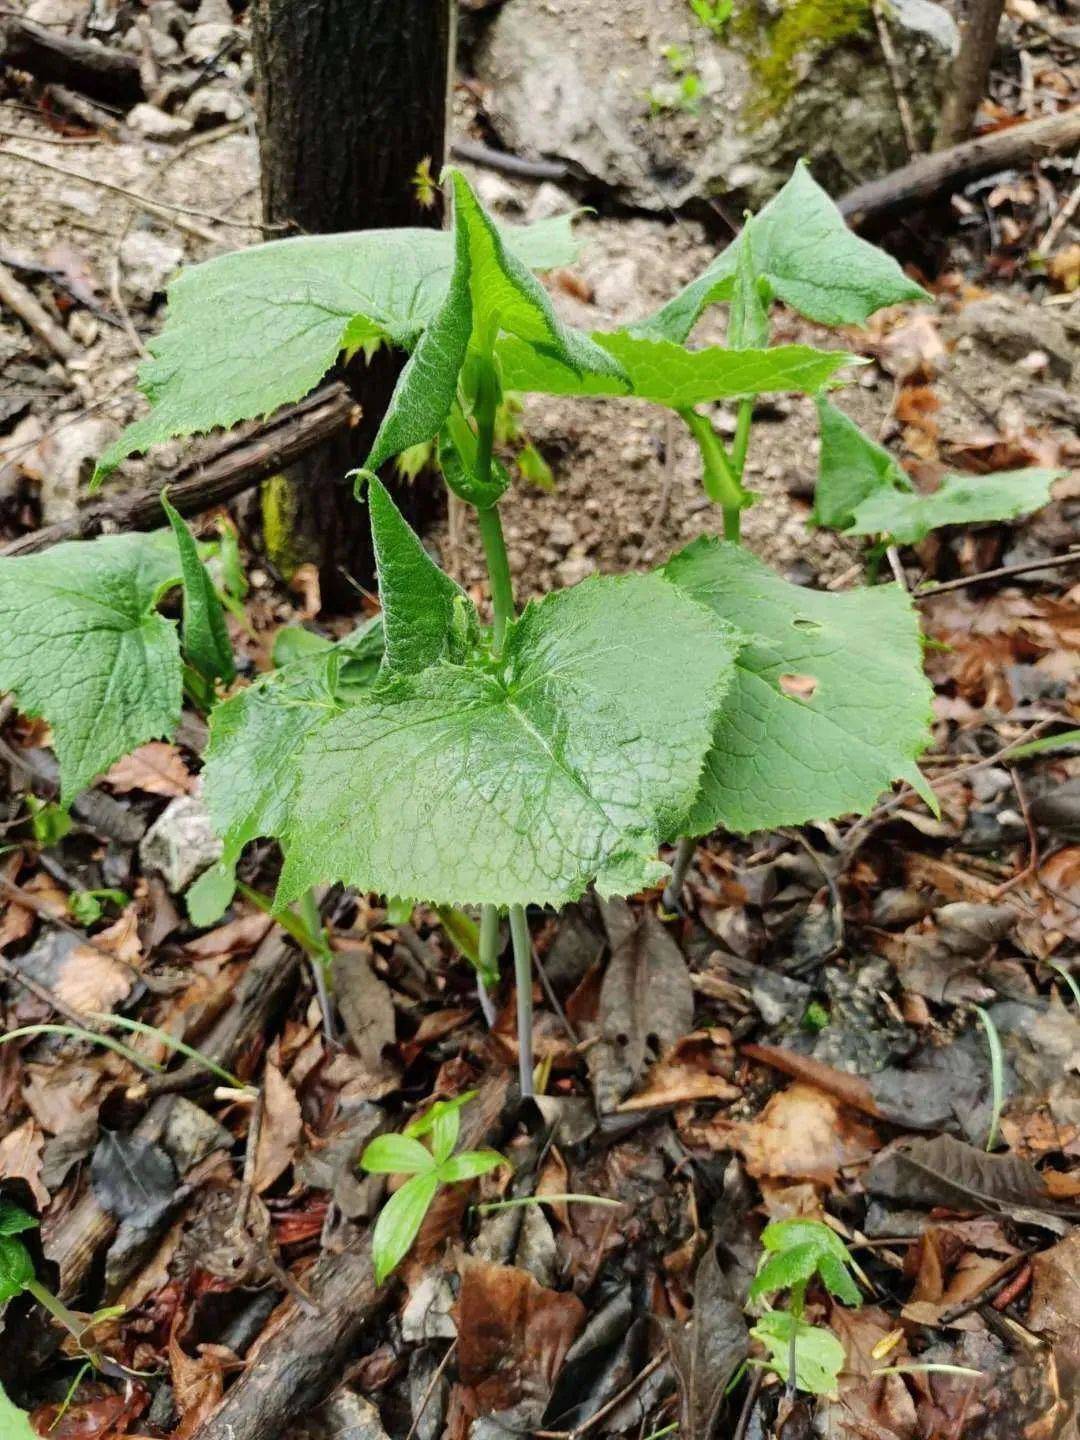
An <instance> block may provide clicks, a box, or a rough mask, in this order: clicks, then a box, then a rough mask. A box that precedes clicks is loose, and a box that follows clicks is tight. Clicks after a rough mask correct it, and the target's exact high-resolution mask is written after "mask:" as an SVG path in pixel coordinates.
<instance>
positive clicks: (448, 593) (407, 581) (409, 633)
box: [369, 477, 477, 672]
mask: <svg viewBox="0 0 1080 1440" xmlns="http://www.w3.org/2000/svg"><path fill="white" fill-rule="evenodd" d="M369 496H370V505H371V535H372V539H373V541H374V547H375V560H376V564H377V565H378V570H379V596H380V599H381V600H382V605H383V630H384V633H385V636H386V663H387V665H388V666H389V667H390V668H391V669H392V670H400V671H403V672H404V671H409V672H411V671H416V670H424V669H426V668H427V667H428V666H429V665H434V664H435V662H436V661H437V660H441V659H442V658H443V656H444V655H447V654H448V652H451V651H452V650H455V649H458V650H459V649H460V648H461V646H462V645H463V644H465V643H467V642H468V640H469V638H470V635H471V634H473V633H474V632H475V630H476V627H477V620H476V611H475V609H474V608H473V604H472V601H471V600H470V599H469V598H468V596H467V595H466V594H465V592H464V590H462V589H461V588H460V587H459V586H458V585H455V583H454V582H453V580H451V579H450V576H449V575H447V574H446V573H445V571H443V570H440V569H439V567H438V566H437V565H436V564H435V561H434V560H432V558H431V556H430V555H429V554H428V553H427V551H426V550H425V549H424V547H423V545H422V544H421V542H420V537H419V536H418V535H417V534H416V532H415V530H413V529H412V528H411V526H409V525H408V524H407V523H406V521H405V520H404V518H403V517H402V514H401V511H400V510H399V509H398V508H397V506H396V505H395V504H394V502H393V500H391V498H390V496H389V494H388V493H387V490H386V488H385V486H383V485H382V484H381V482H380V481H379V480H378V479H376V478H374V477H373V478H372V480H371V485H370V490H369ZM454 658H456V657H454Z"/></svg>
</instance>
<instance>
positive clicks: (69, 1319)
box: [24, 1280, 97, 1364]
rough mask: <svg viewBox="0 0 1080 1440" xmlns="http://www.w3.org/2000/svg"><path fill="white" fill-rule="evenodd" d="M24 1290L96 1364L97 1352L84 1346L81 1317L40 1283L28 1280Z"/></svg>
mask: <svg viewBox="0 0 1080 1440" xmlns="http://www.w3.org/2000/svg"><path fill="white" fill-rule="evenodd" d="M24 1288H25V1290H26V1293H27V1294H28V1295H32V1296H33V1298H34V1299H35V1300H36V1301H37V1303H38V1304H39V1305H40V1306H41V1308H42V1309H43V1310H47V1311H48V1312H49V1314H50V1315H51V1316H52V1317H53V1319H54V1320H56V1321H57V1322H58V1323H59V1324H60V1325H62V1326H63V1327H64V1329H65V1330H66V1331H67V1332H68V1334H69V1335H71V1336H72V1338H73V1339H74V1340H75V1341H76V1343H77V1344H78V1346H79V1348H80V1349H81V1350H82V1351H83V1353H84V1354H85V1355H86V1356H87V1357H88V1358H89V1359H90V1360H91V1362H93V1363H95V1364H96V1363H97V1354H96V1352H95V1351H93V1350H91V1349H89V1348H88V1347H87V1346H86V1345H84V1344H83V1339H82V1337H83V1335H84V1334H85V1327H84V1326H83V1324H82V1321H81V1320H80V1318H79V1316H78V1315H75V1314H74V1313H73V1312H72V1311H70V1310H69V1309H68V1308H67V1306H66V1305H65V1304H64V1302H63V1301H62V1300H61V1299H59V1298H58V1297H57V1296H56V1295H54V1294H53V1293H52V1291H51V1290H46V1288H45V1286H44V1285H42V1284H41V1282H40V1281H38V1280H28V1281H27V1282H26V1285H25V1287H24Z"/></svg>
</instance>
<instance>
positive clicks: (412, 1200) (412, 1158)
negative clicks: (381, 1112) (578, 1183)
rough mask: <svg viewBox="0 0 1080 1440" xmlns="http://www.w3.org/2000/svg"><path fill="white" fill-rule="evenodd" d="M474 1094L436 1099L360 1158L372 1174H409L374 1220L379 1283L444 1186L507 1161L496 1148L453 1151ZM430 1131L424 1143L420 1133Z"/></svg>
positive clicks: (406, 1249)
mask: <svg viewBox="0 0 1080 1440" xmlns="http://www.w3.org/2000/svg"><path fill="white" fill-rule="evenodd" d="M475 1094H476V1091H475V1090H469V1091H467V1092H466V1093H465V1094H464V1095H459V1096H457V1098H456V1099H454V1100H437V1101H436V1102H435V1104H434V1105H432V1107H431V1109H430V1110H428V1111H427V1112H426V1113H425V1114H424V1115H422V1116H420V1118H419V1119H418V1120H414V1121H413V1122H412V1124H410V1125H406V1127H405V1129H404V1130H403V1131H402V1132H401V1134H399V1135H379V1136H377V1137H376V1138H375V1139H374V1140H372V1142H371V1144H370V1145H368V1147H367V1149H366V1150H365V1151H364V1153H363V1155H361V1157H360V1167H361V1169H363V1170H366V1171H367V1172H368V1173H369V1174H371V1175H408V1176H409V1177H410V1178H409V1179H408V1180H406V1182H405V1184H404V1185H402V1187H401V1189H400V1190H397V1191H395V1192H394V1194H393V1195H391V1197H390V1199H389V1200H388V1201H387V1202H386V1204H385V1205H384V1206H383V1208H382V1209H381V1210H380V1211H379V1218H378V1219H377V1220H376V1221H375V1229H374V1230H373V1232H372V1236H371V1252H372V1256H373V1258H374V1261H375V1279H376V1282H377V1283H378V1284H380V1285H381V1284H382V1282H383V1281H384V1280H385V1279H386V1277H387V1276H388V1275H389V1274H391V1273H392V1271H394V1270H395V1269H396V1268H397V1266H398V1265H400V1263H401V1261H402V1260H404V1258H405V1256H406V1255H407V1254H408V1253H409V1250H410V1248H411V1246H412V1243H413V1241H414V1240H415V1239H416V1236H417V1233H418V1232H419V1229H420V1226H421V1225H422V1224H423V1222H424V1216H425V1215H426V1214H427V1212H428V1210H429V1209H430V1208H431V1203H432V1201H433V1200H434V1199H435V1196H436V1194H437V1193H438V1191H439V1190H440V1189H441V1187H442V1186H444V1185H455V1184H457V1183H458V1182H459V1181H461V1180H474V1179H476V1177H477V1176H478V1175H486V1174H487V1173H488V1171H489V1170H494V1169H496V1168H497V1167H498V1166H499V1165H509V1163H510V1162H509V1160H507V1159H506V1157H505V1156H504V1155H500V1154H499V1152H498V1151H497V1150H462V1151H460V1152H459V1153H458V1154H456V1155H455V1154H454V1147H455V1146H456V1145H457V1142H458V1132H459V1130H460V1127H461V1107H462V1106H463V1105H465V1104H467V1103H468V1101H470V1100H471V1099H472V1098H473V1096H474V1095H475ZM422 1135H429V1136H430V1137H431V1138H430V1141H429V1145H430V1149H429V1148H428V1145H424V1144H422V1143H421V1140H420V1137H421V1136H422Z"/></svg>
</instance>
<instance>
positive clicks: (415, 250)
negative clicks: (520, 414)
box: [95, 215, 575, 480]
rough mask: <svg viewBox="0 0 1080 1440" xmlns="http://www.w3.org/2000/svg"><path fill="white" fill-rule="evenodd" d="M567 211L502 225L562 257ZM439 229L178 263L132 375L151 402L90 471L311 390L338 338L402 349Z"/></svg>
mask: <svg viewBox="0 0 1080 1440" xmlns="http://www.w3.org/2000/svg"><path fill="white" fill-rule="evenodd" d="M571 219H572V217H571V216H568V215H564V216H559V217H557V218H555V219H553V220H545V221H542V222H541V223H540V224H538V225H532V226H528V227H527V228H522V229H517V228H510V227H508V228H507V229H506V230H505V231H503V232H502V233H503V235H504V236H505V239H506V245H507V248H508V249H509V250H510V251H511V252H512V253H513V254H514V255H515V256H517V257H518V259H519V260H520V262H521V263H522V264H523V265H525V266H529V267H531V268H534V269H538V270H543V269H549V268H551V267H553V266H556V265H565V264H568V263H569V261H570V260H572V259H573V256H574V253H575V248H574V243H573V240H572V239H571V236H570V222H571ZM453 260H454V257H453V239H452V237H451V236H450V235H449V234H448V233H447V232H445V231H439V230H421V229H401V230H364V231H359V232H357V233H355V234H347V235H312V236H303V237H299V238H297V239H293V240H275V241H272V242H271V243H270V244H268V245H257V246H254V247H253V248H251V249H249V250H236V251H233V252H232V253H230V254H228V255H221V256H218V257H216V258H215V259H213V260H208V261H206V262H205V263H204V264H202V265H195V266H192V267H190V268H188V269H186V270H183V271H181V273H180V275H179V276H178V277H177V279H176V280H174V281H173V283H172V284H171V285H170V286H169V310H168V315H167V318H166V324H165V328H164V330H163V331H162V332H161V334H160V335H158V336H156V337H155V338H154V339H153V340H151V342H150V352H151V357H152V358H151V359H149V360H148V361H146V363H145V364H144V365H143V366H142V367H141V369H140V372H139V385H140V388H141V389H142V391H143V393H144V394H145V395H146V397H147V399H148V400H149V401H150V404H151V407H152V408H151V410H150V413H149V414H147V415H144V416H143V417H142V418H141V419H139V420H136V421H135V423H134V424H132V425H129V426H128V428H127V429H126V430H125V431H124V433H123V434H122V435H121V436H120V438H119V440H117V442H116V443H115V445H113V446H111V447H110V448H109V450H108V451H107V452H106V453H105V454H104V455H103V456H102V457H101V460H100V461H99V463H98V468H97V472H96V474H95V480H99V479H101V478H103V477H104V476H105V475H107V474H108V473H109V472H110V471H111V470H113V469H114V468H115V467H116V466H117V465H118V464H119V463H120V461H121V460H123V459H124V457H125V456H127V455H132V454H134V453H135V452H136V451H138V450H145V449H146V448H147V447H148V446H150V445H154V444H157V443H158V442H159V441H161V440H168V439H170V438H171V437H172V436H174V435H193V434H197V433H199V432H201V431H204V430H212V429H214V428H215V427H216V426H229V425H234V424H236V422H237V421H238V420H251V419H256V418H258V417H259V416H262V415H266V414H269V413H270V411H272V410H276V409H277V407H278V406H279V405H285V404H288V403H289V402H290V401H293V400H299V399H300V398H301V397H302V396H304V395H306V394H307V393H308V391H309V390H312V389H313V388H314V387H315V386H316V385H317V384H318V383H319V381H320V380H321V379H322V377H323V376H324V375H325V374H326V372H327V371H328V370H329V369H330V367H331V365H333V363H334V361H335V360H336V359H337V357H338V355H339V354H340V352H341V351H342V350H343V349H346V348H355V347H358V346H361V345H364V344H367V343H370V342H372V341H375V340H380V339H386V340H389V341H390V342H391V343H392V344H394V345H397V346H400V347H403V348H405V349H411V348H412V346H413V345H414V343H415V342H416V340H417V338H418V336H419V335H420V333H421V331H422V330H423V329H424V327H425V326H426V325H427V324H428V323H429V322H430V321H431V319H432V318H433V316H434V315H435V314H436V313H437V311H438V309H439V306H440V305H441V303H442V300H443V297H444V296H445V294H446V290H447V286H448V285H449V283H450V275H451V272H452V269H453Z"/></svg>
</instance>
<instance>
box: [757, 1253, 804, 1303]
mask: <svg viewBox="0 0 1080 1440" xmlns="http://www.w3.org/2000/svg"><path fill="white" fill-rule="evenodd" d="M818 1258H819V1257H818V1250H817V1248H816V1246H814V1245H813V1244H810V1243H804V1244H801V1245H792V1246H790V1247H789V1248H788V1249H787V1250H781V1251H780V1252H779V1253H778V1254H775V1255H770V1256H769V1257H768V1258H767V1259H766V1260H765V1263H764V1264H763V1265H762V1266H761V1269H760V1270H759V1271H758V1272H757V1274H756V1275H755V1276H754V1279H753V1282H752V1284H751V1286H750V1290H749V1292H748V1295H747V1298H748V1299H750V1300H758V1299H760V1298H761V1296H762V1295H775V1294H776V1292H777V1291H778V1290H790V1289H791V1287H792V1286H793V1285H798V1284H800V1283H801V1282H802V1281H803V1280H809V1279H811V1277H812V1276H813V1275H815V1274H816V1273H817V1268H818Z"/></svg>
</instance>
